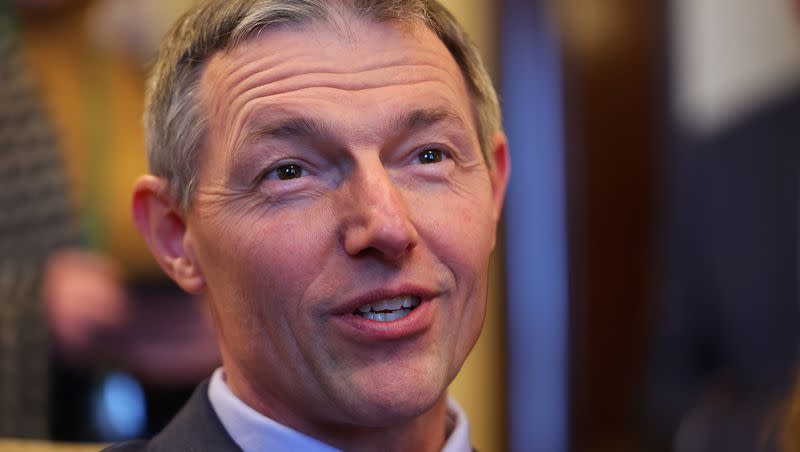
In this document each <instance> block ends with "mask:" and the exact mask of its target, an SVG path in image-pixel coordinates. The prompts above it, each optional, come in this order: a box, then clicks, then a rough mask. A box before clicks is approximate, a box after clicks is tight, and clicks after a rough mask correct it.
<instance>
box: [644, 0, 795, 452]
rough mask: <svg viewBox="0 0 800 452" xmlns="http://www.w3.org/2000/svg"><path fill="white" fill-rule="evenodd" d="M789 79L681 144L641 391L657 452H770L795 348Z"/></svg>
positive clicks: (792, 122) (792, 86)
mask: <svg viewBox="0 0 800 452" xmlns="http://www.w3.org/2000/svg"><path fill="white" fill-rule="evenodd" d="M795 3H797V2H795ZM759 5H760V4H759ZM718 6H721V7H724V8H729V9H732V8H736V6H735V5H730V4H724V5H722V4H721V3H720V4H719V5H718ZM796 6H797V9H798V10H800V5H796ZM757 7H760V6H757ZM781 7H782V8H785V7H786V5H783V6H781ZM720 17H722V15H721V16H720ZM725 17H727V16H725ZM760 25H762V26H765V27H770V25H769V24H760ZM795 25H797V24H795ZM797 44H798V43H787V45H795V46H796V47H795V48H797ZM761 51H763V52H767V51H768V49H762V50H761ZM745 64H752V63H751V62H749V61H748V62H746V63H745ZM717 70H719V71H730V70H731V68H729V67H725V66H724V65H718V68H717ZM788 80H790V81H789V82H787V83H784V85H783V86H782V88H781V89H780V90H773V91H772V92H771V94H770V95H769V96H761V97H760V98H759V99H758V100H757V101H753V102H752V103H751V104H750V106H749V107H748V108H747V109H743V110H742V113H741V114H739V115H738V116H737V117H735V118H734V119H731V120H730V121H728V122H726V123H724V124H723V125H722V126H721V127H719V128H717V129H715V130H713V131H712V132H710V133H706V134H700V133H697V134H691V133H689V131H684V132H685V136H684V137H682V139H681V140H678V143H679V149H678V152H679V155H678V157H677V158H678V159H679V160H680V163H679V165H680V166H679V169H678V171H676V173H675V174H674V178H675V179H674V184H673V185H674V187H675V188H674V190H673V192H672V196H673V197H672V200H671V206H672V210H671V212H670V214H669V216H668V222H667V224H668V226H667V240H666V242H665V249H666V250H667V251H666V256H667V264H666V273H665V275H666V276H665V278H664V280H663V281H662V282H663V286H662V287H663V292H662V300H663V303H662V305H661V307H660V308H661V309H660V310H659V311H658V315H657V316H656V319H657V320H656V322H657V323H656V325H657V342H656V348H655V351H654V354H653V356H652V363H651V366H650V386H649V387H648V404H649V406H648V413H649V416H648V417H649V421H650V428H651V429H652V430H651V432H652V433H653V436H652V437H651V440H653V441H654V442H653V443H652V444H651V447H652V448H653V450H656V448H658V450H675V451H680V452H682V451H709V452H711V451H728V452H735V451H742V452H744V451H755V450H776V447H777V445H776V437H775V435H774V433H775V431H774V429H772V428H771V424H772V423H773V421H774V420H775V416H776V415H777V413H778V412H779V407H780V404H781V400H782V399H784V398H785V396H786V394H787V393H789V392H790V388H791V384H792V381H793V376H794V370H795V369H796V368H797V364H798V346H800V328H798V325H800V297H799V296H798V284H799V282H800V278H798V276H799V275H800V266H799V265H798V260H799V259H800V253H798V251H799V250H800V240H798V237H799V236H800V222H799V221H798V219H799V218H800V127H798V126H800V74H797V73H796V74H795V76H794V77H793V79H788ZM736 94H740V93H736Z"/></svg>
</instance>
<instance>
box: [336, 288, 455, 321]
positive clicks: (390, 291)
mask: <svg viewBox="0 0 800 452" xmlns="http://www.w3.org/2000/svg"><path fill="white" fill-rule="evenodd" d="M438 295H439V292H438V291H435V290H431V289H427V288H424V287H420V286H414V285H403V286H399V287H396V288H380V289H374V290H370V291H367V292H364V293H362V294H360V295H358V296H356V297H355V298H352V299H349V300H348V301H347V302H345V303H343V304H342V305H341V306H340V307H339V308H338V309H337V310H336V314H339V315H342V314H351V313H353V311H355V310H356V309H358V307H359V306H362V305H365V304H367V303H374V302H377V301H379V300H387V299H392V298H397V297H403V296H412V297H417V298H419V299H420V301H425V300H430V299H432V298H435V297H436V296H438Z"/></svg>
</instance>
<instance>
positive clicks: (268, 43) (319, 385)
mask: <svg viewBox="0 0 800 452" xmlns="http://www.w3.org/2000/svg"><path fill="white" fill-rule="evenodd" d="M201 93H202V97H203V105H204V107H205V108H207V111H208V112H209V123H208V136H207V139H206V142H205V149H204V152H203V154H202V155H201V161H202V164H201V165H200V173H199V174H200V175H199V183H198V188H197V192H196V197H195V199H194V204H193V207H192V210H191V212H190V213H189V214H188V215H187V217H186V234H185V236H184V240H183V243H184V247H185V249H186V250H188V252H189V254H190V255H191V256H192V258H193V259H195V260H196V262H197V263H198V265H199V267H200V269H201V271H202V273H203V277H204V280H205V284H206V291H207V294H208V297H209V300H210V303H211V307H212V311H213V313H214V316H215V319H216V322H217V329H218V335H219V338H220V344H221V349H222V354H223V361H224V364H225V369H226V374H227V378H228V384H229V385H230V386H231V388H232V389H233V390H234V392H235V393H236V394H237V395H238V396H239V397H241V398H242V399H244V400H245V401H246V402H247V403H249V404H251V405H253V406H254V407H255V408H256V409H258V410H260V411H262V412H264V413H266V414H268V415H269V416H271V417H273V418H274V419H276V420H278V421H281V422H283V423H286V424H287V425H290V426H295V427H297V426H298V424H301V423H303V422H308V421H311V422H316V423H323V424H324V423H327V424H330V423H345V424H347V423H351V424H355V425H372V426H384V425H387V424H388V423H392V422H397V421H400V420H408V419H410V418H411V417H413V416H417V415H419V414H421V413H422V412H424V411H426V410H428V409H430V408H431V407H432V406H434V405H435V404H436V403H437V402H441V401H442V400H443V397H444V392H445V390H446V388H447V386H448V384H449V383H450V381H451V380H452V379H453V378H454V377H455V375H456V373H457V372H458V370H459V368H460V367H461V365H462V363H463V362H464V359H465V358H466V356H467V354H468V353H469V351H470V349H471V348H472V346H473V344H474V343H475V341H476V340H477V338H478V335H479V332H480V329H481V325H482V322H483V317H484V310H485V303H486V284H487V266H488V262H489V255H490V253H491V252H492V249H493V247H494V242H495V240H494V237H495V229H496V223H497V217H498V212H499V209H500V204H501V203H502V188H500V189H493V183H492V181H493V179H492V173H491V172H490V170H489V169H488V167H487V164H486V162H485V161H484V159H483V157H482V154H481V151H480V148H479V145H478V139H477V133H476V126H475V123H474V121H473V115H472V112H471V107H470V100H469V99H470V98H469V95H468V93H467V90H466V86H465V83H464V80H463V77H462V75H461V73H460V71H459V68H458V66H457V65H456V63H455V61H454V60H453V58H452V57H451V55H450V54H449V53H448V51H447V49H446V48H445V47H444V45H443V44H442V43H441V42H440V41H439V40H438V39H437V38H436V36H435V35H434V34H433V33H432V32H430V31H429V30H427V29H426V28H424V27H421V26H420V27H405V28H402V27H399V26H397V25H393V24H377V23H372V22H366V21H363V20H359V19H352V20H349V21H348V22H347V25H346V26H344V27H335V26H330V25H325V24H315V25H308V26H305V27H303V28H297V27H295V28H280V29H273V30H269V31H266V32H263V33H261V34H260V35H259V36H258V37H255V38H252V39H251V40H249V41H247V42H246V43H244V44H242V45H240V46H239V47H237V48H236V49H234V50H233V51H232V52H229V53H220V54H218V55H216V56H214V57H213V58H211V59H210V61H209V62H208V64H207V66H206V68H205V70H204V73H203V77H202V80H201ZM363 311H368V312H363Z"/></svg>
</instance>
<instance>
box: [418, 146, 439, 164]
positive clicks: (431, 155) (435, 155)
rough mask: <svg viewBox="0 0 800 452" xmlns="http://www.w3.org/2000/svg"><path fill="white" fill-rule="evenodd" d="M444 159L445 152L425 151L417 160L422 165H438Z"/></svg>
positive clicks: (436, 150)
mask: <svg viewBox="0 0 800 452" xmlns="http://www.w3.org/2000/svg"><path fill="white" fill-rule="evenodd" d="M443 158H444V152H442V150H441V149H425V150H424V151H422V152H420V153H419V155H418V156H417V159H418V160H419V162H420V163H422V164H426V163H438V162H441V161H442V159H443Z"/></svg>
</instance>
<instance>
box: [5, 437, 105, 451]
mask: <svg viewBox="0 0 800 452" xmlns="http://www.w3.org/2000/svg"><path fill="white" fill-rule="evenodd" d="M106 446H108V445H107V444H99V443H98V444H84V443H55V442H50V441H34V440H23V439H4V438H0V452H97V451H98V450H101V449H103V448H104V447H106Z"/></svg>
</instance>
